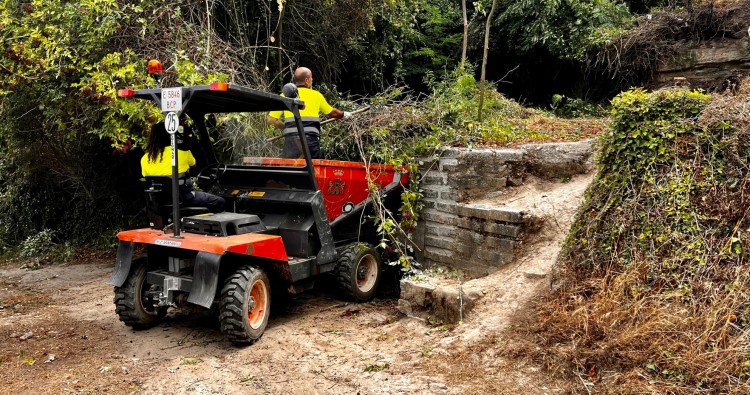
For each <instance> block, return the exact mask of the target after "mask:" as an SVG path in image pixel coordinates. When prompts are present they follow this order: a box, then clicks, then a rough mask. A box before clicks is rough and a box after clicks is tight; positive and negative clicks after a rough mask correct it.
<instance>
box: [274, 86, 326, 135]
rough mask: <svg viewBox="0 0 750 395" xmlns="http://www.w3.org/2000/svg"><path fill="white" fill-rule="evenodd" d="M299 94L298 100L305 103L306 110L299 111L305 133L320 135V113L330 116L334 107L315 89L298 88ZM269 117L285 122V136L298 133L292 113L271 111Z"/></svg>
mask: <svg viewBox="0 0 750 395" xmlns="http://www.w3.org/2000/svg"><path fill="white" fill-rule="evenodd" d="M297 92H299V96H298V99H300V100H302V101H303V102H305V108H303V109H300V111H299V115H300V118H302V126H304V128H305V133H314V134H320V113H323V114H325V115H328V114H330V113H331V111H333V107H331V105H330V104H328V102H327V101H326V98H325V97H324V96H323V94H322V93H320V92H318V91H316V90H314V89H310V88H305V87H303V86H298V87H297ZM282 96H283V95H282ZM268 115H269V116H270V117H272V118H276V119H280V120H283V121H284V134H285V135H287V134H293V133H296V132H297V129H296V126H295V125H294V115H293V114H292V113H291V112H289V111H271V112H270V113H268Z"/></svg>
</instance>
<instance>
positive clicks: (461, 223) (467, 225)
mask: <svg viewBox="0 0 750 395" xmlns="http://www.w3.org/2000/svg"><path fill="white" fill-rule="evenodd" d="M455 225H456V226H458V227H460V228H463V229H469V230H472V231H475V232H483V233H488V234H494V235H498V236H507V237H513V238H518V237H521V235H522V233H523V231H522V227H521V225H508V224H502V223H497V222H494V221H487V220H483V219H479V218H472V217H458V219H457V220H456V222H455Z"/></svg>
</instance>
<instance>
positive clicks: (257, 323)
mask: <svg viewBox="0 0 750 395" xmlns="http://www.w3.org/2000/svg"><path fill="white" fill-rule="evenodd" d="M270 314H271V282H270V281H269V280H268V275H266V273H265V272H264V271H263V270H262V269H260V268H257V267H252V266H242V267H240V268H239V269H237V271H236V272H234V274H232V275H231V276H229V278H227V279H226V281H224V287H223V288H222V289H221V301H220V302H219V323H220V324H221V332H222V333H224V335H226V336H227V338H229V340H230V341H231V342H232V343H235V344H240V345H248V344H252V343H254V342H255V341H256V340H258V339H260V337H261V336H262V335H263V332H264V331H265V330H266V325H268V317H269V316H270Z"/></svg>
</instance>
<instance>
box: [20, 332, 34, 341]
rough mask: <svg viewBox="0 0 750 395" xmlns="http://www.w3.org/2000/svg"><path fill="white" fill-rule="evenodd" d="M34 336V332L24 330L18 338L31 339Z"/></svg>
mask: <svg viewBox="0 0 750 395" xmlns="http://www.w3.org/2000/svg"><path fill="white" fill-rule="evenodd" d="M33 336H34V332H26V333H24V334H23V335H21V337H19V339H20V340H28V339H31V338H32V337H33Z"/></svg>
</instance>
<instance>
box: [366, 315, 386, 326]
mask: <svg viewBox="0 0 750 395" xmlns="http://www.w3.org/2000/svg"><path fill="white" fill-rule="evenodd" d="M370 319H371V320H372V321H373V322H375V323H377V324H379V325H384V324H387V323H388V321H389V319H388V317H386V316H384V315H383V314H378V313H371V314H370Z"/></svg>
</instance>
